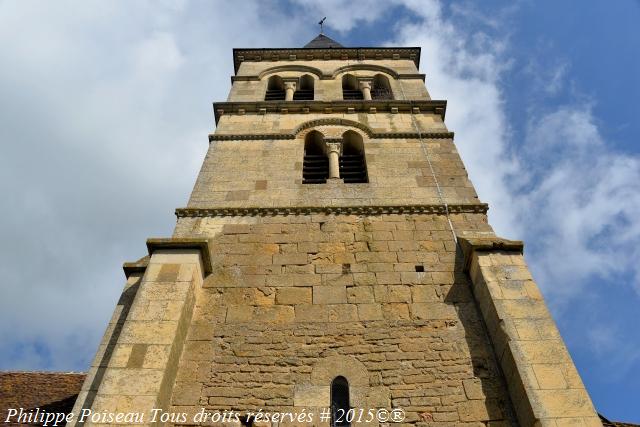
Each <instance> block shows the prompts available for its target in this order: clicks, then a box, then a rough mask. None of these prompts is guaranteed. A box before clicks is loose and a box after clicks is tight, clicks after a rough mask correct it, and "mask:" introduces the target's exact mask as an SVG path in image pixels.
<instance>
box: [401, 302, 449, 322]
mask: <svg viewBox="0 0 640 427" xmlns="http://www.w3.org/2000/svg"><path fill="white" fill-rule="evenodd" d="M409 307H410V310H411V317H412V318H413V319H419V320H432V319H456V318H457V317H458V315H457V313H456V310H455V307H454V306H452V305H449V304H446V303H439V302H434V303H430V302H418V303H413V304H410V305H409Z"/></svg>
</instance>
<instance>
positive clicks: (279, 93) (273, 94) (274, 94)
mask: <svg viewBox="0 0 640 427" xmlns="http://www.w3.org/2000/svg"><path fill="white" fill-rule="evenodd" d="M284 97H285V93H284V82H283V81H282V77H280V76H271V77H269V81H268V82H267V93H266V94H265V96H264V100H265V101H284Z"/></svg>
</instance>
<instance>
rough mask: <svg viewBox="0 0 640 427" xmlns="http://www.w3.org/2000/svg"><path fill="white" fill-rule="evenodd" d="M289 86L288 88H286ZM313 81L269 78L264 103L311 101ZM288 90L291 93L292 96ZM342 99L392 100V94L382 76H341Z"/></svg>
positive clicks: (307, 79)
mask: <svg viewBox="0 0 640 427" xmlns="http://www.w3.org/2000/svg"><path fill="white" fill-rule="evenodd" d="M288 85H289V86H288ZM314 85H315V81H314V79H313V77H312V76H310V75H309V74H305V75H303V76H302V77H300V78H292V79H288V78H287V79H286V80H285V79H283V78H282V77H280V76H278V75H274V76H271V77H269V80H268V81H267V92H266V93H265V96H264V100H265V101H285V100H288V101H313V99H314ZM287 86H288V87H289V89H288V90H292V91H293V94H292V95H293V96H292V95H291V93H290V95H289V98H287ZM294 87H295V88H294ZM342 99H344V100H362V99H372V100H376V99H393V92H392V91H391V85H390V84H389V79H388V78H387V76H385V75H383V74H376V75H375V76H373V78H371V77H367V78H365V79H360V80H358V79H357V78H356V77H355V76H354V75H353V74H345V75H343V76H342Z"/></svg>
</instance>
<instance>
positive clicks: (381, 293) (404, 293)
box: [373, 273, 411, 303]
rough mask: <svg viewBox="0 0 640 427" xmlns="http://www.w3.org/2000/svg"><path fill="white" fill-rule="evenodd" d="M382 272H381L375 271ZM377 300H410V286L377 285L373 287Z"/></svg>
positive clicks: (385, 301)
mask: <svg viewBox="0 0 640 427" xmlns="http://www.w3.org/2000/svg"><path fill="white" fill-rule="evenodd" d="M377 274H383V273H376V275H377ZM373 291H374V294H375V297H376V301H377V302H383V303H390V302H406V303H409V302H411V288H410V287H409V286H405V285H388V286H384V285H377V286H374V287H373Z"/></svg>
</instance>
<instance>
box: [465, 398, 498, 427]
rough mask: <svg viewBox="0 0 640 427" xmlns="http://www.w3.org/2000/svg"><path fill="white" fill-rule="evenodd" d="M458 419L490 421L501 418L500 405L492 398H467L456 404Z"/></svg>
mask: <svg viewBox="0 0 640 427" xmlns="http://www.w3.org/2000/svg"><path fill="white" fill-rule="evenodd" d="M458 414H459V415H460V421H465V422H471V421H476V422H478V421H480V422H484V421H490V420H499V419H502V411H501V410H500V406H499V405H498V403H497V402H496V401H494V400H468V401H465V402H461V403H459V404H458Z"/></svg>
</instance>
